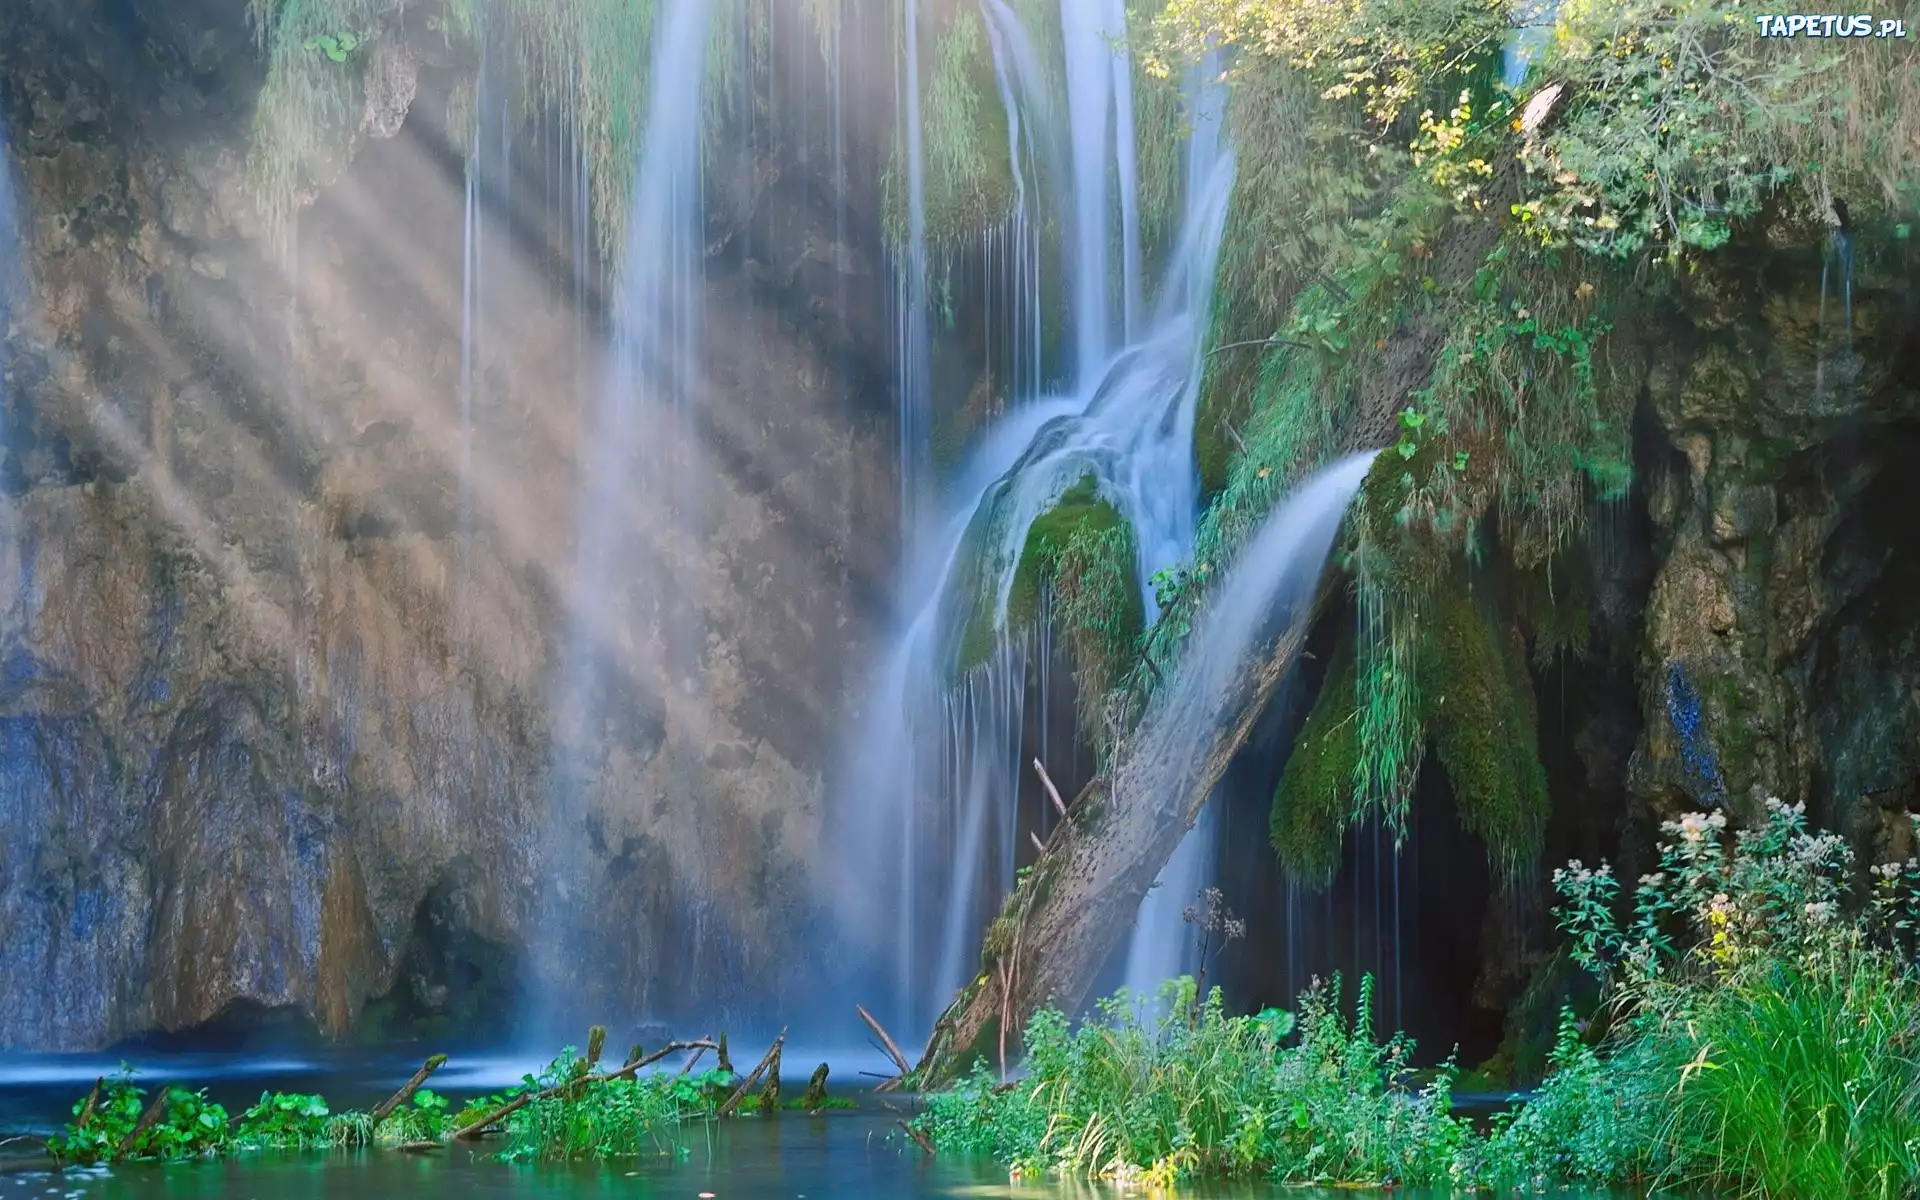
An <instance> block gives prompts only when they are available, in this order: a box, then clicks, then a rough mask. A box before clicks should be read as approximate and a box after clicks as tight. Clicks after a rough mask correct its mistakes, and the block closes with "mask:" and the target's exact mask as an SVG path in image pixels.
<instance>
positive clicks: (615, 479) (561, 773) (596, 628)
mask: <svg viewBox="0 0 1920 1200" xmlns="http://www.w3.org/2000/svg"><path fill="white" fill-rule="evenodd" d="M709 9H710V0H668V2H667V3H665V4H663V5H662V6H661V8H660V9H659V10H658V13H657V15H656V17H655V21H654V30H653V55H652V74H651V76H650V86H649V89H648V98H647V110H646V117H645V125H644V128H643V131H642V132H643V141H642V142H641V149H640V155H639V161H638V162H637V163H636V164H635V166H636V169H635V172H634V182H633V192H632V202H631V206H630V209H629V215H628V224H627V236H626V252H625V254H624V256H623V257H622V260H621V263H620V267H619V271H620V275H619V282H618V287H617V289H616V291H615V295H614V304H613V330H612V346H611V349H610V352H609V362H608V364H607V372H606V378H605V382H604V385H603V389H602V395H601V398H600V407H599V412H598V415H597V419H596V420H595V421H594V422H592V424H591V426H590V428H589V430H588V436H589V437H590V439H591V441H590V443H589V444H588V446H587V447H586V449H587V453H586V455H585V456H584V457H585V458H586V459H587V461H588V463H589V468H588V474H587V486H586V489H585V495H584V496H583V498H582V503H581V508H580V516H579V533H578V562H577V576H576V579H575V586H574V591H573V596H572V608H571V613H570V618H571V619H570V628H569V631H568V643H567V646H566V649H565V657H564V660H563V667H562V674H561V678H560V681H559V696H558V701H557V704H556V711H557V713H558V719H557V721H556V722H555V724H556V728H557V729H559V730H561V731H562V734H563V737H569V738H571V739H572V744H565V745H563V746H562V747H561V748H560V750H559V758H560V762H559V764H558V766H557V769H556V770H555V773H554V774H555V781H556V782H555V793H556V794H555V797H554V803H553V806H552V815H551V817H550V820H549V835H548V836H549V838H550V839H551V844H550V846H549V857H550V861H552V862H553V863H554V864H555V865H556V867H557V870H556V875H555V879H556V882H555V884H554V888H553V894H552V895H551V896H550V897H548V899H547V912H546V914H545V915H546V922H547V936H546V937H544V938H543V939H542V947H541V948H542V951H543V952H544V954H545V957H546V961H544V962H542V963H541V964H539V966H538V971H539V975H540V979H541V982H542V984H543V985H544V986H546V987H547V988H549V989H556V988H564V987H566V986H567V981H568V979H569V976H570V973H571V972H570V970H569V968H570V966H571V965H572V963H574V962H575V961H577V958H578V956H579V954H580V952H581V950H582V949H583V947H586V946H589V945H591V943H592V940H593V937H594V932H595V928H596V921H597V920H598V919H599V917H600V916H601V915H602V914H597V913H593V912H589V911H583V910H582V909H581V908H580V906H579V905H578V904H577V903H576V902H575V901H574V900H573V899H572V898H571V897H570V895H569V892H568V890H567V886H566V882H565V880H566V878H567V876H568V874H569V872H568V870H567V865H568V864H570V863H574V862H577V861H578V859H579V857H580V856H581V855H582V854H583V850H582V848H581V843H582V841H583V840H584V838H585V832H584V830H583V828H582V824H583V820H584V813H585V801H586V798H587V797H586V795H585V792H586V789H587V787H588V782H587V776H588V774H589V767H588V764H589V762H590V761H591V760H592V759H593V758H594V757H595V752H596V747H595V746H594V745H593V735H591V734H590V733H589V732H588V731H590V730H593V729H595V728H598V727H599V726H600V724H601V723H600V722H599V721H598V720H597V719H596V714H597V711H598V709H599V704H598V701H599V698H600V695H601V693H602V689H603V688H604V687H605V686H606V684H607V681H608V680H609V678H610V677H611V676H612V675H613V673H615V672H616V671H619V670H622V669H625V668H627V667H628V666H629V664H626V663H619V662H615V661H613V660H614V659H616V658H617V657H618V655H619V654H620V652H621V649H622V648H623V647H624V646H625V645H627V644H629V641H632V642H638V643H641V644H643V645H644V644H645V643H646V642H647V641H648V638H649V627H651V628H652V630H655V631H657V632H653V633H652V634H651V636H652V637H654V638H658V639H659V640H660V642H661V643H663V645H662V647H661V648H662V649H663V651H664V659H665V661H663V662H661V663H660V664H657V665H658V667H659V668H661V670H660V680H661V682H662V683H663V684H668V682H669V681H668V680H667V678H666V677H668V676H671V675H673V673H674V668H675V667H676V666H678V667H684V665H685V663H684V659H685V657H686V652H687V646H688V644H689V643H690V642H691V640H692V639H693V636H694V634H693V632H692V631H690V630H687V629H683V628H679V626H680V625H681V624H682V622H680V621H679V620H678V619H677V618H676V617H675V616H674V615H673V614H672V613H671V612H661V611H656V612H647V613H630V612H625V611H621V610H619V609H618V608H617V607H616V605H615V604H614V603H613V602H612V597H613V596H614V595H615V594H616V593H617V592H618V593H624V594H631V595H634V596H636V597H638V598H639V600H640V602H641V603H646V602H647V601H654V602H656V603H658V602H659V601H660V600H661V599H662V598H661V597H659V596H658V595H651V594H649V592H650V591H657V589H636V588H634V587H633V579H634V577H635V576H636V575H638V576H641V577H643V578H654V579H660V578H664V577H665V568H664V567H663V566H662V564H661V563H660V562H659V561H658V559H657V556H656V553H655V552H654V551H653V550H652V549H651V548H650V547H646V546H640V545H636V544H635V543H634V539H632V538H631V537H630V536H629V531H630V530H631V529H632V527H633V524H634V522H633V521H632V520H631V514H632V513H633V511H634V509H635V503H634V502H635V501H636V500H641V501H644V502H646V503H647V512H648V518H647V522H646V526H647V530H648V532H649V533H651V534H652V535H654V537H655V538H656V539H663V538H665V537H667V536H669V535H670V532H671V531H669V530H668V529H667V527H668V526H669V525H671V524H673V523H674V522H676V521H677V522H678V523H679V525H680V526H681V527H682V531H684V527H685V526H686V525H687V523H688V522H689V521H690V520H691V519H692V514H691V513H690V511H689V508H690V505H689V503H688V501H689V500H690V498H691V491H690V477H691V476H692V475H693V474H694V471H693V469H692V466H691V463H690V462H689V461H688V458H689V456H690V455H691V454H692V450H693V447H694V445H695V442H696V440H697V439H696V437H695V436H694V429H693V417H694V414H693V413H692V411H691V403H690V401H691V397H692V395H693V393H694V391H695V390H696V389H695V380H694V377H695V375H696V374H697V371H698V365H697V351H698V346H699V319H698V315H699V312H700V309H701V303H702V296H701V294H700V291H699V285H700V280H701V271H702V259H703V237H702V234H703V230H702V226H701V196H700V187H701V159H700V150H701V136H702V125H701V115H702V95H701V93H702V85H703V83H704V82H705V79H706V71H707V52H706V47H707V38H708V32H709V19H710V13H709ZM643 431H644V434H645V439H644V441H641V439H640V438H639V437H638V436H637V435H639V434H641V433H642V432H643ZM661 691H662V693H663V695H662V698H663V699H664V700H666V702H667V703H669V704H670V705H672V704H675V703H684V702H685V696H684V692H685V689H684V688H683V687H681V686H679V685H678V684H677V683H675V684H671V685H669V686H662V688H661ZM669 693H671V694H669ZM542 999H543V1000H544V1006H545V1016H546V1018H547V1019H549V1020H552V1019H555V1018H557V1017H560V1016H562V1015H564V1008H565V1004H564V1002H563V1001H562V1000H561V998H560V997H559V996H558V995H553V994H549V995H547V996H545V997H543V998H542Z"/></svg>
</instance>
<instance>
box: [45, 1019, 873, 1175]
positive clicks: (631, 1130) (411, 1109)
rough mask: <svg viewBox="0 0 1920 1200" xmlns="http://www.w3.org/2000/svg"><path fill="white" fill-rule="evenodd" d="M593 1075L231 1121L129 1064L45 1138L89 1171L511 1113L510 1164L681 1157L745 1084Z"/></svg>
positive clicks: (418, 1132) (503, 1123)
mask: <svg viewBox="0 0 1920 1200" xmlns="http://www.w3.org/2000/svg"><path fill="white" fill-rule="evenodd" d="M596 1033H597V1034H598V1036H601V1037H604V1034H599V1032H598V1031H596ZM638 1057H639V1053H638V1050H637V1048H636V1050H635V1051H634V1058H635V1059H637V1058H638ZM630 1061H631V1060H630ZM593 1067H594V1063H593V1061H592V1060H591V1059H590V1058H589V1057H588V1056H583V1055H581V1054H580V1053H579V1052H578V1051H576V1050H575V1049H574V1048H572V1047H568V1048H566V1049H565V1050H563V1051H561V1053H560V1055H559V1056H558V1057H556V1058H555V1059H554V1060H553V1061H552V1062H551V1063H549V1064H548V1065H547V1067H546V1068H545V1069H543V1070H542V1071H540V1072H539V1073H537V1074H529V1075H527V1076H525V1077H524V1078H523V1079H522V1080H521V1082H520V1083H519V1084H518V1085H517V1086H515V1087H512V1088H508V1089H507V1090H505V1091H504V1092H501V1093H499V1094H496V1095H489V1096H476V1097H472V1098H470V1099H468V1100H467V1101H466V1102H465V1103H463V1104H462V1105H461V1106H460V1107H459V1109H458V1110H457V1111H455V1109H454V1106H453V1104H452V1103H451V1102H450V1101H449V1100H448V1099H447V1097H445V1096H443V1095H440V1094H439V1093H437V1092H434V1091H432V1090H431V1089H428V1088H419V1089H417V1090H416V1091H414V1092H413V1093H412V1094H411V1096H410V1097H409V1098H408V1099H407V1100H406V1102H405V1103H402V1104H399V1105H398V1106H396V1107H395V1108H394V1109H393V1110H392V1111H391V1112H389V1113H387V1114H386V1115H385V1116H384V1117H382V1118H381V1119H380V1120H379V1121H378V1122H377V1123H376V1122H375V1120H374V1112H368V1111H359V1110H353V1111H346V1112H335V1111H333V1110H332V1109H331V1108H330V1107H329V1106H328V1103H327V1100H326V1098H325V1097H324V1096H319V1095H311V1094H305V1093H298V1092H264V1093H262V1094H261V1096H260V1100H259V1102H258V1103H257V1104H254V1105H253V1106H252V1107H250V1108H248V1109H247V1110H246V1111H245V1112H244V1113H242V1114H241V1115H240V1117H239V1118H238V1119H237V1120H234V1119H231V1118H229V1116H228V1114H227V1112H226V1110H225V1109H224V1108H222V1107H221V1106H220V1105H219V1104H217V1103H214V1102H213V1101H211V1100H209V1099H207V1096H206V1093H205V1092H203V1091H190V1090H188V1089H186V1088H179V1087H174V1088H167V1089H164V1091H162V1092H160V1093H158V1094H156V1095H155V1096H153V1097H152V1098H149V1096H148V1094H147V1092H146V1091H145V1090H144V1089H142V1088H141V1087H140V1086H138V1085H137V1084H136V1083H135V1082H134V1072H133V1070H132V1069H131V1068H129V1067H122V1068H121V1071H120V1073H119V1074H117V1075H115V1076H113V1077H112V1078H110V1079H105V1080H102V1081H101V1083H100V1085H99V1087H97V1088H96V1089H95V1091H94V1092H93V1093H92V1094H91V1095H89V1096H87V1097H85V1098H83V1099H82V1100H80V1101H78V1102H76V1103H75V1104H74V1106H73V1110H72V1111H73V1115H74V1119H73V1121H71V1122H69V1123H68V1124H67V1126H66V1128H65V1129H64V1130H62V1131H61V1132H60V1133H59V1134H58V1135H56V1136H55V1137H54V1138H52V1139H51V1140H50V1142H49V1144H48V1149H49V1151H50V1152H51V1153H52V1154H53V1156H54V1157H55V1158H56V1159H58V1160H60V1161H63V1162H72V1163H82V1164H85V1163H94V1162H104V1161H118V1160H121V1159H129V1158H132V1159H164V1160H180V1159H189V1158H201V1157H208V1156H216V1155H223V1154H235V1153H244V1152H247V1151H256V1150H269V1149H273V1150H305V1149H319V1148H341V1149H347V1148H358V1147H365V1146H375V1145H387V1146H405V1145H411V1144H417V1143H423V1142H436V1141H440V1140H442V1139H445V1138H447V1137H448V1136H450V1135H451V1134H453V1133H454V1132H455V1131H457V1130H461V1129H464V1128H467V1127H469V1126H472V1125H475V1124H476V1123H478V1122H481V1121H485V1120H487V1119H488V1118H493V1117H495V1116H496V1114H502V1113H503V1110H506V1109H508V1108H509V1107H511V1109H512V1111H506V1112H504V1115H500V1116H498V1119H497V1121H495V1122H494V1124H493V1126H491V1127H492V1128H496V1129H497V1131H498V1132H499V1133H500V1134H501V1135H503V1139H504V1140H503V1142H502V1143H501V1148H500V1149H499V1150H498V1151H497V1156H498V1157H499V1158H501V1159H502V1160H504V1161H509V1162H532V1161H543V1162H545V1161H571V1160H579V1159H619V1158H633V1157H638V1156H642V1155H655V1154H675V1153H682V1152H684V1146H683V1144H682V1142H681V1140H680V1132H681V1130H682V1128H683V1127H684V1126H685V1125H687V1124H688V1123H690V1122H698V1121H706V1120H710V1119H712V1118H714V1117H715V1116H717V1115H718V1114H719V1111H720V1108H721V1105H722V1104H723V1103H724V1102H725V1101H726V1100H727V1099H728V1097H729V1096H730V1095H731V1093H732V1091H733V1090H734V1088H735V1087H736V1085H737V1084H738V1082H739V1081H738V1079H737V1078H736V1076H735V1075H734V1073H733V1071H732V1069H731V1067H726V1068H720V1069H714V1070H708V1071H701V1072H682V1073H679V1074H669V1073H667V1072H665V1071H655V1072H652V1073H650V1074H639V1073H637V1072H636V1073H632V1074H615V1077H612V1078H601V1077H598V1076H595V1075H594V1074H593ZM518 1101H524V1102H522V1103H518V1104H516V1102H518ZM749 1107H750V1108H751V1109H752V1110H754V1111H761V1112H765V1111H771V1110H772V1109H774V1108H779V1107H785V1108H796V1109H807V1110H809V1111H812V1110H816V1109H831V1108H847V1107H852V1103H851V1101H848V1100H846V1099H845V1098H843V1097H835V1096H827V1095H825V1094H824V1093H822V1094H819V1095H814V1094H811V1092H810V1094H809V1095H807V1096H801V1097H794V1098H792V1099H790V1100H787V1101H785V1102H784V1103H783V1102H782V1100H781V1098H780V1096H779V1092H778V1089H777V1088H775V1087H772V1086H769V1087H766V1088H764V1089H762V1091H761V1092H760V1094H759V1095H758V1096H756V1097H753V1098H752V1100H751V1101H750V1102H749ZM376 1111H377V1110H376Z"/></svg>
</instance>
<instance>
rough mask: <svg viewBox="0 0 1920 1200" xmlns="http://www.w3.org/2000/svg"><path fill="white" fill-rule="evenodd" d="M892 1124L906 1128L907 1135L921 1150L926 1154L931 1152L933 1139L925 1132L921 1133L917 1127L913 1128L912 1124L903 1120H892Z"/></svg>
mask: <svg viewBox="0 0 1920 1200" xmlns="http://www.w3.org/2000/svg"><path fill="white" fill-rule="evenodd" d="M894 1124H896V1125H898V1126H900V1128H902V1129H904V1130H906V1131H907V1136H908V1137H910V1138H912V1139H913V1141H914V1144H915V1145H917V1146H919V1147H920V1148H921V1149H922V1150H924V1151H926V1152H927V1153H928V1154H932V1153H933V1139H931V1138H929V1137H928V1136H927V1135H926V1134H924V1133H921V1132H920V1131H919V1130H918V1129H915V1128H914V1127H913V1126H911V1125H909V1124H907V1123H906V1122H905V1121H896V1122H894Z"/></svg>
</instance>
